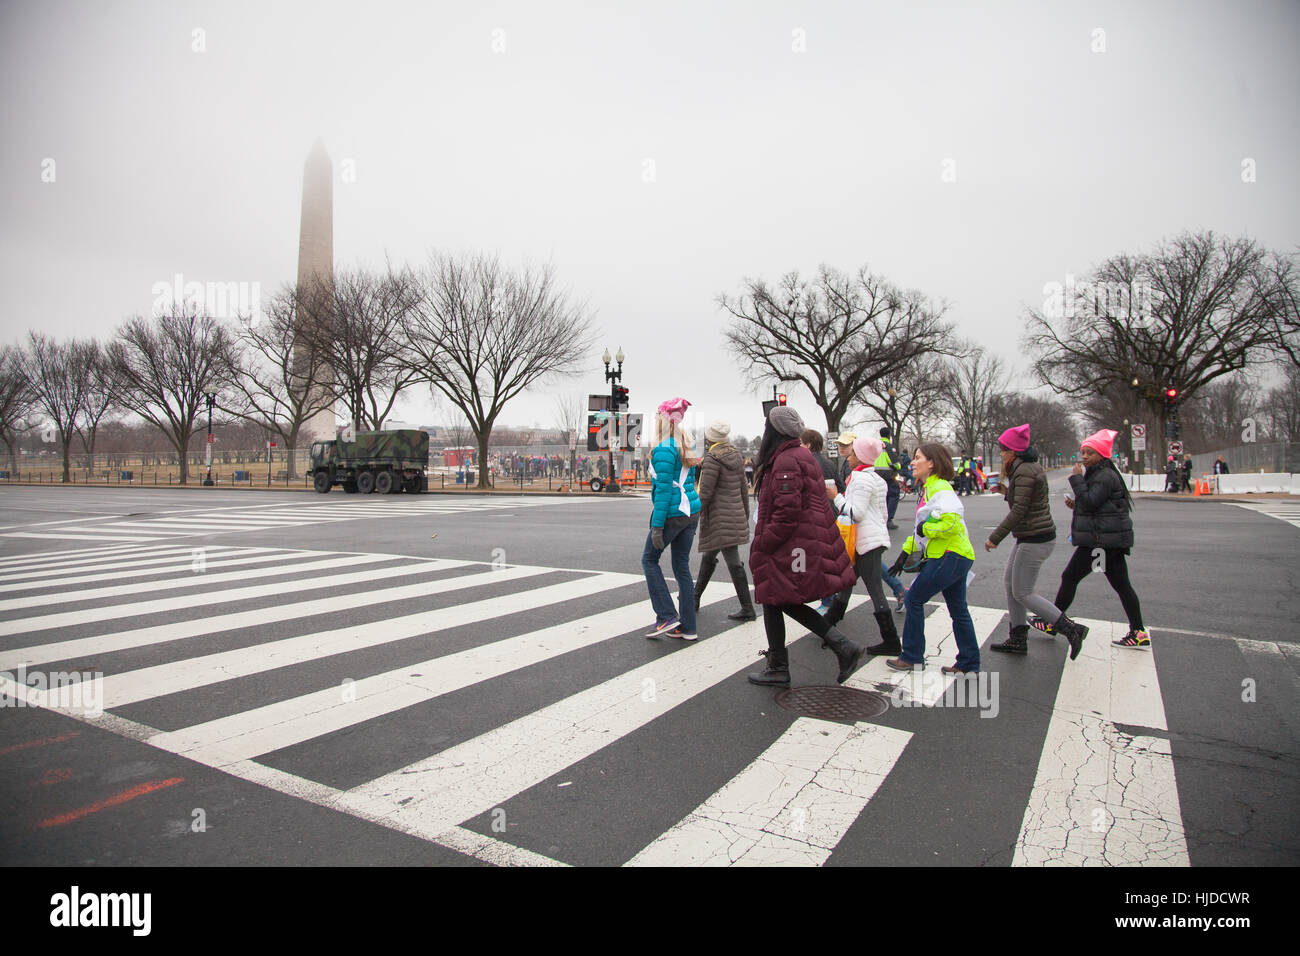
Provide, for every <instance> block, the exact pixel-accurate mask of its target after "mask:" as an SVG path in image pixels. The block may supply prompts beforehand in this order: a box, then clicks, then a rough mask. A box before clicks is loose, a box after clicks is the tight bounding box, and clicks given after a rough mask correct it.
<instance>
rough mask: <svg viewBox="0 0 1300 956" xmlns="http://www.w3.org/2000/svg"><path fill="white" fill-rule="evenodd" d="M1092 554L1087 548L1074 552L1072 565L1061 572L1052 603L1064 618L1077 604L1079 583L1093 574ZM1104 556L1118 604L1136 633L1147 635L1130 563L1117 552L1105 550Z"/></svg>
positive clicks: (1076, 549)
mask: <svg viewBox="0 0 1300 956" xmlns="http://www.w3.org/2000/svg"><path fill="white" fill-rule="evenodd" d="M1093 550H1094V549H1093V548H1085V547H1077V548H1075V549H1074V554H1073V555H1071V557H1070V562H1069V564H1067V565H1066V566H1065V570H1064V571H1062V572H1061V586H1060V587H1059V588H1057V591H1056V600H1055V601H1053V602H1052V603H1053V604H1055V605H1056V606H1057V607H1058V608H1059V609H1060V611H1061V613H1062V614H1065V613H1066V612H1067V611H1068V610H1069V608H1070V605H1071V604H1073V603H1074V592H1075V590H1076V589H1077V588H1078V587H1079V582H1080V581H1082V580H1083V579H1084V578H1086V577H1087V576H1088V575H1089V574H1091V573H1092V562H1093V556H1092V552H1093ZM1104 554H1105V563H1104V564H1103V565H1102V567H1103V568H1104V569H1105V574H1106V580H1107V581H1109V582H1110V586H1111V587H1112V588H1114V589H1115V593H1116V594H1118V595H1119V603H1120V604H1122V605H1124V613H1125V614H1126V615H1128V626H1129V627H1130V628H1132V629H1133V630H1135V631H1145V630H1146V628H1144V627H1143V626H1142V605H1141V604H1140V603H1139V602H1138V596H1137V592H1136V591H1134V590H1133V585H1132V584H1131V583H1129V579H1128V562H1127V561H1125V560H1124V552H1123V551H1121V550H1119V549H1117V548H1106V549H1105V551H1104ZM1098 557H1100V555H1099V556H1098Z"/></svg>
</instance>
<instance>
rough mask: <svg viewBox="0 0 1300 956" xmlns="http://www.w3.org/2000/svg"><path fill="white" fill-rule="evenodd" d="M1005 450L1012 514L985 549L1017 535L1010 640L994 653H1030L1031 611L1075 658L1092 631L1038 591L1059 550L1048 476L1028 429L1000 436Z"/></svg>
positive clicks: (1008, 577)
mask: <svg viewBox="0 0 1300 956" xmlns="http://www.w3.org/2000/svg"><path fill="white" fill-rule="evenodd" d="M998 447H999V448H1000V449H1001V451H1002V473H1001V474H1000V475H999V476H998V484H999V485H1001V486H1002V488H1003V489H1004V490H1003V495H1004V497H1005V498H1006V500H1007V506H1008V507H1009V508H1010V511H1008V512H1007V516H1006V517H1005V518H1003V519H1002V523H1001V524H1000V525H998V526H997V527H996V528H995V529H994V530H993V533H992V534H991V535H989V539H988V541H986V542H984V550H985V551H992V550H993V549H994V548H996V547H997V546H998V544H999V543H1000V542H1001V541H1002V539H1003V538H1005V537H1006V536H1007V535H1008V534H1011V535H1012V536H1013V541H1014V543H1013V544H1012V546H1011V554H1010V556H1008V558H1007V569H1006V573H1005V574H1004V575H1003V579H1002V583H1003V585H1004V586H1005V587H1006V593H1007V616H1008V617H1009V618H1010V621H1011V636H1010V637H1008V638H1007V639H1006V640H1005V641H1003V642H1001V643H999V644H990V645H989V647H990V648H991V649H992V650H995V651H1006V652H1007V653H1010V654H1027V653H1029V645H1028V642H1027V640H1026V638H1027V637H1028V636H1029V617H1028V612H1029V611H1033V612H1034V614H1035V615H1037V616H1038V617H1041V618H1043V619H1044V620H1046V621H1050V622H1051V624H1052V627H1053V628H1059V629H1060V632H1061V633H1062V634H1065V635H1066V636H1067V637H1068V638H1069V640H1070V647H1071V654H1070V657H1071V659H1073V658H1074V657H1076V656H1078V653H1079V651H1078V647H1079V645H1080V644H1082V643H1083V639H1084V637H1086V636H1087V634H1088V629H1087V628H1086V627H1084V626H1083V625H1081V624H1076V623H1074V622H1073V621H1071V620H1070V619H1069V618H1067V617H1066V616H1065V615H1064V614H1062V613H1061V611H1060V609H1059V608H1057V606H1056V605H1055V604H1053V603H1052V602H1051V601H1049V600H1047V598H1045V597H1043V596H1042V595H1041V594H1039V593H1038V592H1037V591H1036V590H1035V585H1036V584H1037V582H1038V572H1039V571H1040V570H1041V569H1042V567H1043V563H1044V562H1045V561H1046V560H1047V558H1048V556H1049V555H1051V553H1052V549H1053V548H1054V547H1056V522H1054V521H1053V520H1052V511H1051V497H1050V495H1049V493H1048V487H1047V472H1046V471H1045V470H1044V469H1043V466H1042V465H1040V464H1039V463H1038V452H1036V451H1034V449H1032V448H1031V447H1029V426H1028V425H1019V426H1017V427H1015V428H1008V429H1007V430H1006V431H1004V432H1003V433H1002V434H1001V435H999V436H998Z"/></svg>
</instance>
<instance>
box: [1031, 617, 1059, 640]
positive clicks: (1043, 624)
mask: <svg viewBox="0 0 1300 956" xmlns="http://www.w3.org/2000/svg"><path fill="white" fill-rule="evenodd" d="M1029 626H1030V627H1032V628H1033V629H1034V630H1036V631H1042V632H1043V633H1044V634H1046V635H1047V636H1048V637H1055V636H1056V628H1054V627H1052V625H1050V624H1048V623H1047V621H1046V620H1045V619H1044V618H1041V617H1031V618H1030V619H1029Z"/></svg>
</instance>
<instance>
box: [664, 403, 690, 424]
mask: <svg viewBox="0 0 1300 956" xmlns="http://www.w3.org/2000/svg"><path fill="white" fill-rule="evenodd" d="M690 407H691V403H690V402H688V401H687V400H686V399H684V398H670V399H668V401H666V402H663V403H661V404H660V405H659V414H660V415H662V416H664V418H666V419H668V420H669V421H670V422H672V423H673V424H674V425H680V424H681V423H682V419H683V418H685V417H686V409H688V408H690Z"/></svg>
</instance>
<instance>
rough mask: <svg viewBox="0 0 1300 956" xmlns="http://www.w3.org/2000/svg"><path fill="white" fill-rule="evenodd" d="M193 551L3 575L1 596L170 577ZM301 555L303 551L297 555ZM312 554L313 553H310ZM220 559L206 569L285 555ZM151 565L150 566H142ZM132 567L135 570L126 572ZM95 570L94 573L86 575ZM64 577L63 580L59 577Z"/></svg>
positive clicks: (244, 552)
mask: <svg viewBox="0 0 1300 956" xmlns="http://www.w3.org/2000/svg"><path fill="white" fill-rule="evenodd" d="M194 551H195V549H194V548H188V547H187V548H184V549H182V550H180V551H176V552H175V553H172V554H167V555H150V556H149V557H146V558H136V559H134V560H131V561H108V562H98V561H83V562H78V563H77V564H75V565H69V566H67V567H60V568H46V569H45V570H43V571H35V572H29V573H19V574H7V575H3V576H0V594H12V593H14V592H18V591H27V590H32V589H35V588H48V587H56V586H57V587H65V586H70V585H74V584H87V583H91V582H94V581H117V580H120V579H122V578H130V577H146V576H148V575H150V574H169V573H171V572H173V571H179V570H181V569H183V568H190V567H193V565H194V560H195V555H194ZM298 553H302V552H298ZM307 553H310V552H307ZM216 554H217V557H214V559H213V560H211V561H209V560H208V559H207V554H206V553H205V554H204V555H203V562H204V567H209V568H212V567H218V566H225V565H230V564H253V563H256V562H258V561H275V560H283V559H285V558H286V557H287V555H286V553H285V552H276V553H271V549H269V548H231V549H229V550H226V549H222V550H221V551H220V552H217V553H216ZM141 565H148V567H141ZM127 568H131V569H134V570H126V569H127ZM91 570H93V571H94V572H95V573H93V574H87V573H85V572H87V571H91ZM59 575H64V577H59Z"/></svg>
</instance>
